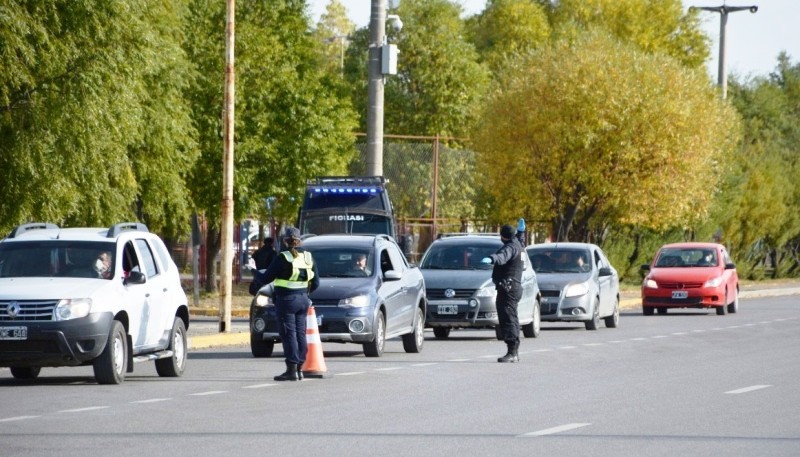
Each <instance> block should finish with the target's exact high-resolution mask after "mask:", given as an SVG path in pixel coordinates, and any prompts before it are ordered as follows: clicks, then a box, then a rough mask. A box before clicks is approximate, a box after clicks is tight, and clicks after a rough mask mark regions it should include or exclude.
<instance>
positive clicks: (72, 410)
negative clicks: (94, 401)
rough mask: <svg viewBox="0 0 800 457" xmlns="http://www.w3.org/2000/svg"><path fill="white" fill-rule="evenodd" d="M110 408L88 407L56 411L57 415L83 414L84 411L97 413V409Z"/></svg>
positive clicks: (104, 407)
mask: <svg viewBox="0 0 800 457" xmlns="http://www.w3.org/2000/svg"><path fill="white" fill-rule="evenodd" d="M107 408H110V406H88V407H86V408H76V409H62V410H61V411H58V412H59V413H83V412H86V411H97V410H98V409H107Z"/></svg>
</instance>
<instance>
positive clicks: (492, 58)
mask: <svg viewBox="0 0 800 457" xmlns="http://www.w3.org/2000/svg"><path fill="white" fill-rule="evenodd" d="M467 30H468V31H469V34H470V36H471V41H472V42H473V43H474V44H475V48H476V50H477V51H478V53H479V54H480V55H481V57H482V59H483V60H484V61H485V62H487V63H488V64H489V66H490V67H491V68H493V69H494V68H496V67H498V66H499V65H502V62H503V60H504V59H505V58H506V56H508V55H512V54H517V53H521V52H522V53H524V52H527V51H529V50H531V49H536V48H537V47H539V46H541V45H543V44H545V43H547V41H548V40H549V38H550V33H551V29H550V23H549V22H548V18H547V14H546V11H545V8H544V7H543V6H542V5H540V4H538V3H536V2H534V1H532V0H489V1H488V2H487V4H486V8H485V9H484V10H483V12H481V13H480V14H478V15H476V16H473V17H471V18H469V19H468V20H467Z"/></svg>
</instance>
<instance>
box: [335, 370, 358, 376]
mask: <svg viewBox="0 0 800 457" xmlns="http://www.w3.org/2000/svg"><path fill="white" fill-rule="evenodd" d="M359 374H364V372H363V371H351V372H349V373H336V376H355V375H359Z"/></svg>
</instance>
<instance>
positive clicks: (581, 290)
mask: <svg viewBox="0 0 800 457" xmlns="http://www.w3.org/2000/svg"><path fill="white" fill-rule="evenodd" d="M588 293H589V285H588V284H586V283H585V282H581V283H578V284H570V285H569V286H567V289H566V290H565V291H564V296H565V297H579V296H581V295H586V294H588Z"/></svg>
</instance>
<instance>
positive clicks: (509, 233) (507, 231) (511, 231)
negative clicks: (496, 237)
mask: <svg viewBox="0 0 800 457" xmlns="http://www.w3.org/2000/svg"><path fill="white" fill-rule="evenodd" d="M516 233H517V229H515V228H514V227H512V226H510V225H508V224H506V225H504V226H502V227H501V228H500V236H501V237H503V238H506V239H511V238H514V235H515V234H516Z"/></svg>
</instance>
